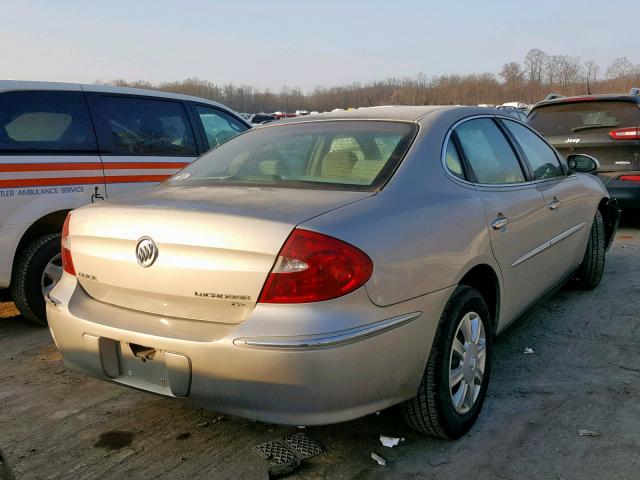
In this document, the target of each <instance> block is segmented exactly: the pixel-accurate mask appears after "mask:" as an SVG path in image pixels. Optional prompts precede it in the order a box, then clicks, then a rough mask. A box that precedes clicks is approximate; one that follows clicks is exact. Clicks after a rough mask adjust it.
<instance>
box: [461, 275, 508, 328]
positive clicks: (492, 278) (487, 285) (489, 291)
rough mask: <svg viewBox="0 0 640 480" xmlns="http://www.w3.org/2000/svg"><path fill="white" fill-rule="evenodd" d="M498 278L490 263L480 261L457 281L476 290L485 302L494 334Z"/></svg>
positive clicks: (497, 310) (497, 301)
mask: <svg viewBox="0 0 640 480" xmlns="http://www.w3.org/2000/svg"><path fill="white" fill-rule="evenodd" d="M498 278H499V277H498V273H497V272H496V271H495V270H494V268H493V267H492V266H491V265H488V264H486V263H481V264H477V265H474V266H473V267H472V268H471V269H469V271H467V272H466V273H465V274H464V275H463V276H462V278H461V279H460V281H459V282H458V284H459V285H466V286H468V287H472V288H475V289H476V290H478V291H479V292H480V294H481V295H482V297H483V298H484V300H485V302H487V306H488V307H489V313H490V314H491V320H492V325H493V333H494V334H495V333H497V327H498V319H499V318H500V302H501V296H500V281H499V279H498Z"/></svg>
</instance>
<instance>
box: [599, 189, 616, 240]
mask: <svg viewBox="0 0 640 480" xmlns="http://www.w3.org/2000/svg"><path fill="white" fill-rule="evenodd" d="M598 210H599V211H600V214H601V215H602V220H603V221H604V238H605V245H606V247H605V248H606V249H607V250H608V249H609V247H610V246H611V243H612V242H613V237H614V236H615V233H616V230H617V228H618V223H619V222H620V207H618V202H617V201H616V199H615V198H607V197H604V198H602V199H601V200H600V203H599V204H598Z"/></svg>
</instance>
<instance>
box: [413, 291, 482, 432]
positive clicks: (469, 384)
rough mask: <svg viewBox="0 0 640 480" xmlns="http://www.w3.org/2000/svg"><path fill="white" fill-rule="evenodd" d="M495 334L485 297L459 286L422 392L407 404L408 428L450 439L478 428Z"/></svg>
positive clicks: (445, 315)
mask: <svg viewBox="0 0 640 480" xmlns="http://www.w3.org/2000/svg"><path fill="white" fill-rule="evenodd" d="M492 332H493V330H492V327H491V316H490V314H489V309H488V308H487V304H486V303H485V301H484V299H483V298H482V295H480V293H479V292H478V291H477V290H475V289H474V288H471V287H467V286H464V285H460V286H459V287H457V288H456V290H455V291H454V292H453V295H452V296H451V298H450V299H449V302H448V303H447V306H446V307H445V309H444V312H443V313H442V317H441V319H440V324H439V326H438V329H437V331H436V335H435V338H434V341H433V346H432V347H431V353H430V355H429V360H428V361H427V367H426V369H425V372H424V376H423V378H422V382H421V384H420V388H419V389H418V394H417V395H416V397H415V398H413V399H411V400H409V401H407V402H405V403H404V404H403V410H404V417H405V420H406V421H407V423H408V424H409V426H411V427H412V428H414V429H415V430H418V431H420V432H423V433H427V434H429V435H432V436H434V437H439V438H451V439H453V438H458V437H460V436H461V435H464V434H465V433H466V432H467V431H468V430H469V429H470V428H471V427H472V426H473V424H474V422H475V421H476V418H477V417H478V415H479V413H480V409H481V408H482V404H483V402H484V398H485V396H486V393H487V386H488V384H489V376H490V373H491V353H492V347H493V333H492Z"/></svg>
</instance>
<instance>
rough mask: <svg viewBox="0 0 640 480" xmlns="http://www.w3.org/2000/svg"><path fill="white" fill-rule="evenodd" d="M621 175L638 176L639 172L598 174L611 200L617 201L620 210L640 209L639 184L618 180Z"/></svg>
mask: <svg viewBox="0 0 640 480" xmlns="http://www.w3.org/2000/svg"><path fill="white" fill-rule="evenodd" d="M621 175H638V176H640V172H639V171H630V172H603V173H600V174H598V177H599V178H600V179H601V180H602V183H604V185H605V187H607V190H608V191H609V195H611V198H615V199H616V200H617V201H618V206H620V208H622V209H632V210H636V209H640V182H635V181H628V180H619V177H620V176H621Z"/></svg>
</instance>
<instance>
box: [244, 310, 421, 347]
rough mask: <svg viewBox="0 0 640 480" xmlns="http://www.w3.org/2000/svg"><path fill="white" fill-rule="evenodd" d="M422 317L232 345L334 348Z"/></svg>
mask: <svg viewBox="0 0 640 480" xmlns="http://www.w3.org/2000/svg"><path fill="white" fill-rule="evenodd" d="M420 315H422V312H412V313H407V314H404V315H399V316H397V317H392V318H388V319H386V320H381V321H379V322H375V323H372V324H370V325H365V326H362V327H356V328H351V329H348V330H340V331H337V332H333V333H330V334H326V335H323V336H313V337H309V338H299V337H298V338H295V337H294V338H291V337H253V338H236V339H235V340H234V341H233V344H234V345H236V346H239V347H257V348H276V349H309V348H325V347H335V346H337V345H343V344H346V343H352V342H357V341H360V340H363V339H365V338H368V337H373V336H375V335H379V334H381V333H384V332H387V331H389V330H392V329H394V328H398V327H401V326H402V325H406V324H407V323H410V322H412V321H413V320H415V319H416V318H418V317H419V316H420Z"/></svg>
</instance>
